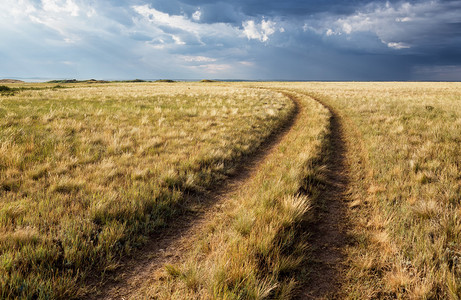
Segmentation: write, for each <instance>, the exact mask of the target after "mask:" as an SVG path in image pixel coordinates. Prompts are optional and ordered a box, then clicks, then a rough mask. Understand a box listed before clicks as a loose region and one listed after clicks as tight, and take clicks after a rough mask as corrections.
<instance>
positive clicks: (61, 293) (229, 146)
mask: <svg viewBox="0 0 461 300" xmlns="http://www.w3.org/2000/svg"><path fill="white" fill-rule="evenodd" d="M26 87H27V88H26ZM11 89H15V90H17V92H15V93H14V94H8V95H2V96H0V145H1V146H0V170H1V173H0V174H1V175H0V254H1V256H0V278H1V279H0V285H1V286H0V290H1V295H0V297H2V298H12V297H21V298H37V297H38V298H67V297H75V296H78V295H81V293H82V292H83V291H84V288H82V286H81V283H82V281H83V279H84V278H86V277H87V275H88V274H89V273H90V272H95V271H98V272H102V271H105V270H110V269H113V268H115V267H116V266H117V261H118V258H119V257H120V256H121V255H123V254H128V253H130V252H131V251H132V249H133V248H135V247H137V246H138V245H141V244H143V242H144V241H145V239H146V235H148V234H155V230H156V228H159V227H161V226H166V225H167V224H168V222H169V221H170V220H171V218H172V216H174V215H176V214H178V213H180V211H181V205H182V201H183V198H184V194H187V193H201V192H203V191H205V190H207V189H209V188H211V187H213V186H214V185H215V184H217V183H218V182H221V181H222V180H223V179H225V178H226V177H227V176H228V175H229V174H232V172H233V171H234V169H235V167H236V165H237V164H238V162H239V161H240V160H241V159H242V157H244V156H245V155H248V154H249V153H251V152H252V151H254V149H256V148H257V146H258V145H259V144H260V143H262V142H263V141H264V140H265V138H267V137H268V136H269V135H270V134H271V133H272V132H273V131H274V130H276V128H278V127H279V126H280V125H281V124H282V123H283V122H284V121H285V120H286V119H287V118H288V117H289V116H290V114H291V113H292V111H293V109H294V106H293V103H292V102H291V101H289V99H287V98H286V97H282V96H281V95H280V94H278V93H274V92H270V91H265V90H254V89H246V88H239V87H222V86H221V87H219V86H218V87H215V86H212V87H210V86H206V85H203V84H196V85H194V84H187V85H186V84H176V83H175V85H174V86H171V84H166V85H165V84H144V83H136V84H128V83H125V84H104V85H98V84H91V85H87V84H64V85H62V86H60V88H58V89H56V88H53V85H30V84H29V85H25V86H17V85H14V86H13V85H12V86H11Z"/></svg>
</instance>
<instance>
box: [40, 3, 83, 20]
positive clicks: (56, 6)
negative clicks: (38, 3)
mask: <svg viewBox="0 0 461 300" xmlns="http://www.w3.org/2000/svg"><path fill="white" fill-rule="evenodd" d="M42 6H43V10H44V11H48V12H54V13H68V14H70V15H71V16H73V17H77V16H78V15H79V11H80V8H79V7H78V5H77V4H75V2H74V1H73V0H66V1H63V0H42Z"/></svg>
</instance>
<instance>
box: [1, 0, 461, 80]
mask: <svg viewBox="0 0 461 300" xmlns="http://www.w3.org/2000/svg"><path fill="white" fill-rule="evenodd" d="M13 77H15V78H49V79H57V78H67V79H72V78H76V79H89V78H95V79H110V80H112V79H134V78H141V79H203V78H209V79H242V80H357V81H359V80H365V81H372V80H448V81H460V80H461V0H456V1H452V0H420V1H380V0H376V1H370V0H349V1H344V0H322V1H314V0H233V1H232V0H228V1H213V0H126V1H121V0H0V78H13Z"/></svg>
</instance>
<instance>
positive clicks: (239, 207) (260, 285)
mask: <svg viewBox="0 0 461 300" xmlns="http://www.w3.org/2000/svg"><path fill="white" fill-rule="evenodd" d="M294 95H295V96H296V97H298V98H299V102H300V104H299V105H300V106H301V110H300V115H299V117H298V120H297V121H296V123H295V124H294V126H293V127H292V128H291V129H290V131H289V132H288V133H287V134H286V135H285V136H284V137H283V139H282V140H281V142H280V143H279V144H278V145H277V146H276V148H275V149H274V150H273V151H272V152H271V153H270V154H269V156H268V157H267V158H266V159H265V160H264V162H263V163H262V164H261V165H260V166H259V167H258V169H257V170H256V173H255V174H254V175H253V176H251V178H250V179H249V180H248V181H247V182H245V183H244V185H243V186H240V187H239V188H238V190H236V191H235V192H234V193H233V194H232V196H231V198H230V199H228V200H227V201H226V202H225V206H226V208H225V210H224V211H223V212H222V213H219V214H218V215H217V216H216V217H215V218H214V219H213V220H211V221H209V223H208V224H207V226H206V227H205V229H204V231H203V232H201V234H200V236H198V237H196V238H195V239H196V240H194V242H193V244H194V245H195V247H193V249H191V250H190V253H188V254H187V255H185V256H186V257H187V258H185V259H184V261H183V262H181V263H180V264H179V265H175V266H171V265H167V266H166V268H165V272H164V273H159V274H153V276H154V277H153V279H151V280H150V281H147V283H146V286H144V287H143V288H142V289H141V290H140V291H139V292H138V293H135V294H134V295H131V297H132V298H133V299H139V298H144V297H146V298H154V299H265V298H280V299H288V298H290V297H291V296H292V295H293V292H294V289H295V287H296V281H295V277H294V274H293V271H294V270H296V269H297V268H298V267H299V265H300V264H301V263H302V262H303V261H304V259H305V254H306V246H307V245H306V244H305V242H304V241H303V240H302V239H301V240H300V239H299V235H298V233H297V230H298V225H299V223H300V221H301V220H303V219H304V218H307V217H308V214H306V212H307V211H308V210H309V209H310V206H311V205H312V199H311V197H312V195H306V194H303V193H302V192H301V191H302V190H312V189H315V187H314V186H312V187H311V186H308V185H310V184H312V182H315V181H317V180H315V178H317V177H318V178H322V176H323V171H322V170H323V169H322V167H321V165H320V164H319V161H321V160H322V159H321V157H322V152H321V151H322V149H323V147H324V143H325V142H326V137H327V135H328V125H329V116H330V115H329V113H328V110H327V109H326V108H324V107H323V106H322V105H320V104H319V103H317V102H316V101H314V100H313V99H311V98H309V97H305V96H302V95H300V94H294ZM307 178H309V179H310V180H306V179H307ZM320 180H321V179H320Z"/></svg>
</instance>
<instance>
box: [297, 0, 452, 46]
mask: <svg viewBox="0 0 461 300" xmlns="http://www.w3.org/2000/svg"><path fill="white" fill-rule="evenodd" d="M457 22H458V23H459V22H461V6H460V5H459V4H458V5H455V4H453V2H448V1H447V2H445V1H422V2H416V3H410V2H399V3H394V4H393V3H390V2H386V3H385V4H379V3H378V2H373V3H370V4H369V5H367V6H365V7H363V8H361V9H360V10H358V11H356V12H355V13H353V14H351V15H348V16H343V17H340V18H334V17H326V18H323V19H317V20H313V21H310V22H307V23H306V24H305V25H304V31H306V30H307V29H310V30H311V31H314V32H317V33H318V32H319V31H320V32H322V33H323V34H325V35H326V36H333V35H341V34H346V35H352V34H356V33H366V32H371V33H373V34H375V35H376V36H377V37H378V38H379V39H380V40H381V41H382V43H383V44H385V45H386V46H387V47H389V48H393V49H407V48H411V47H413V46H416V45H420V44H424V43H431V42H434V43H437V42H440V40H437V39H436V40H432V41H430V40H428V39H427V35H428V33H431V32H434V31H443V30H442V29H443V26H445V24H448V23H451V24H454V23H457ZM389 41H391V42H389Z"/></svg>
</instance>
